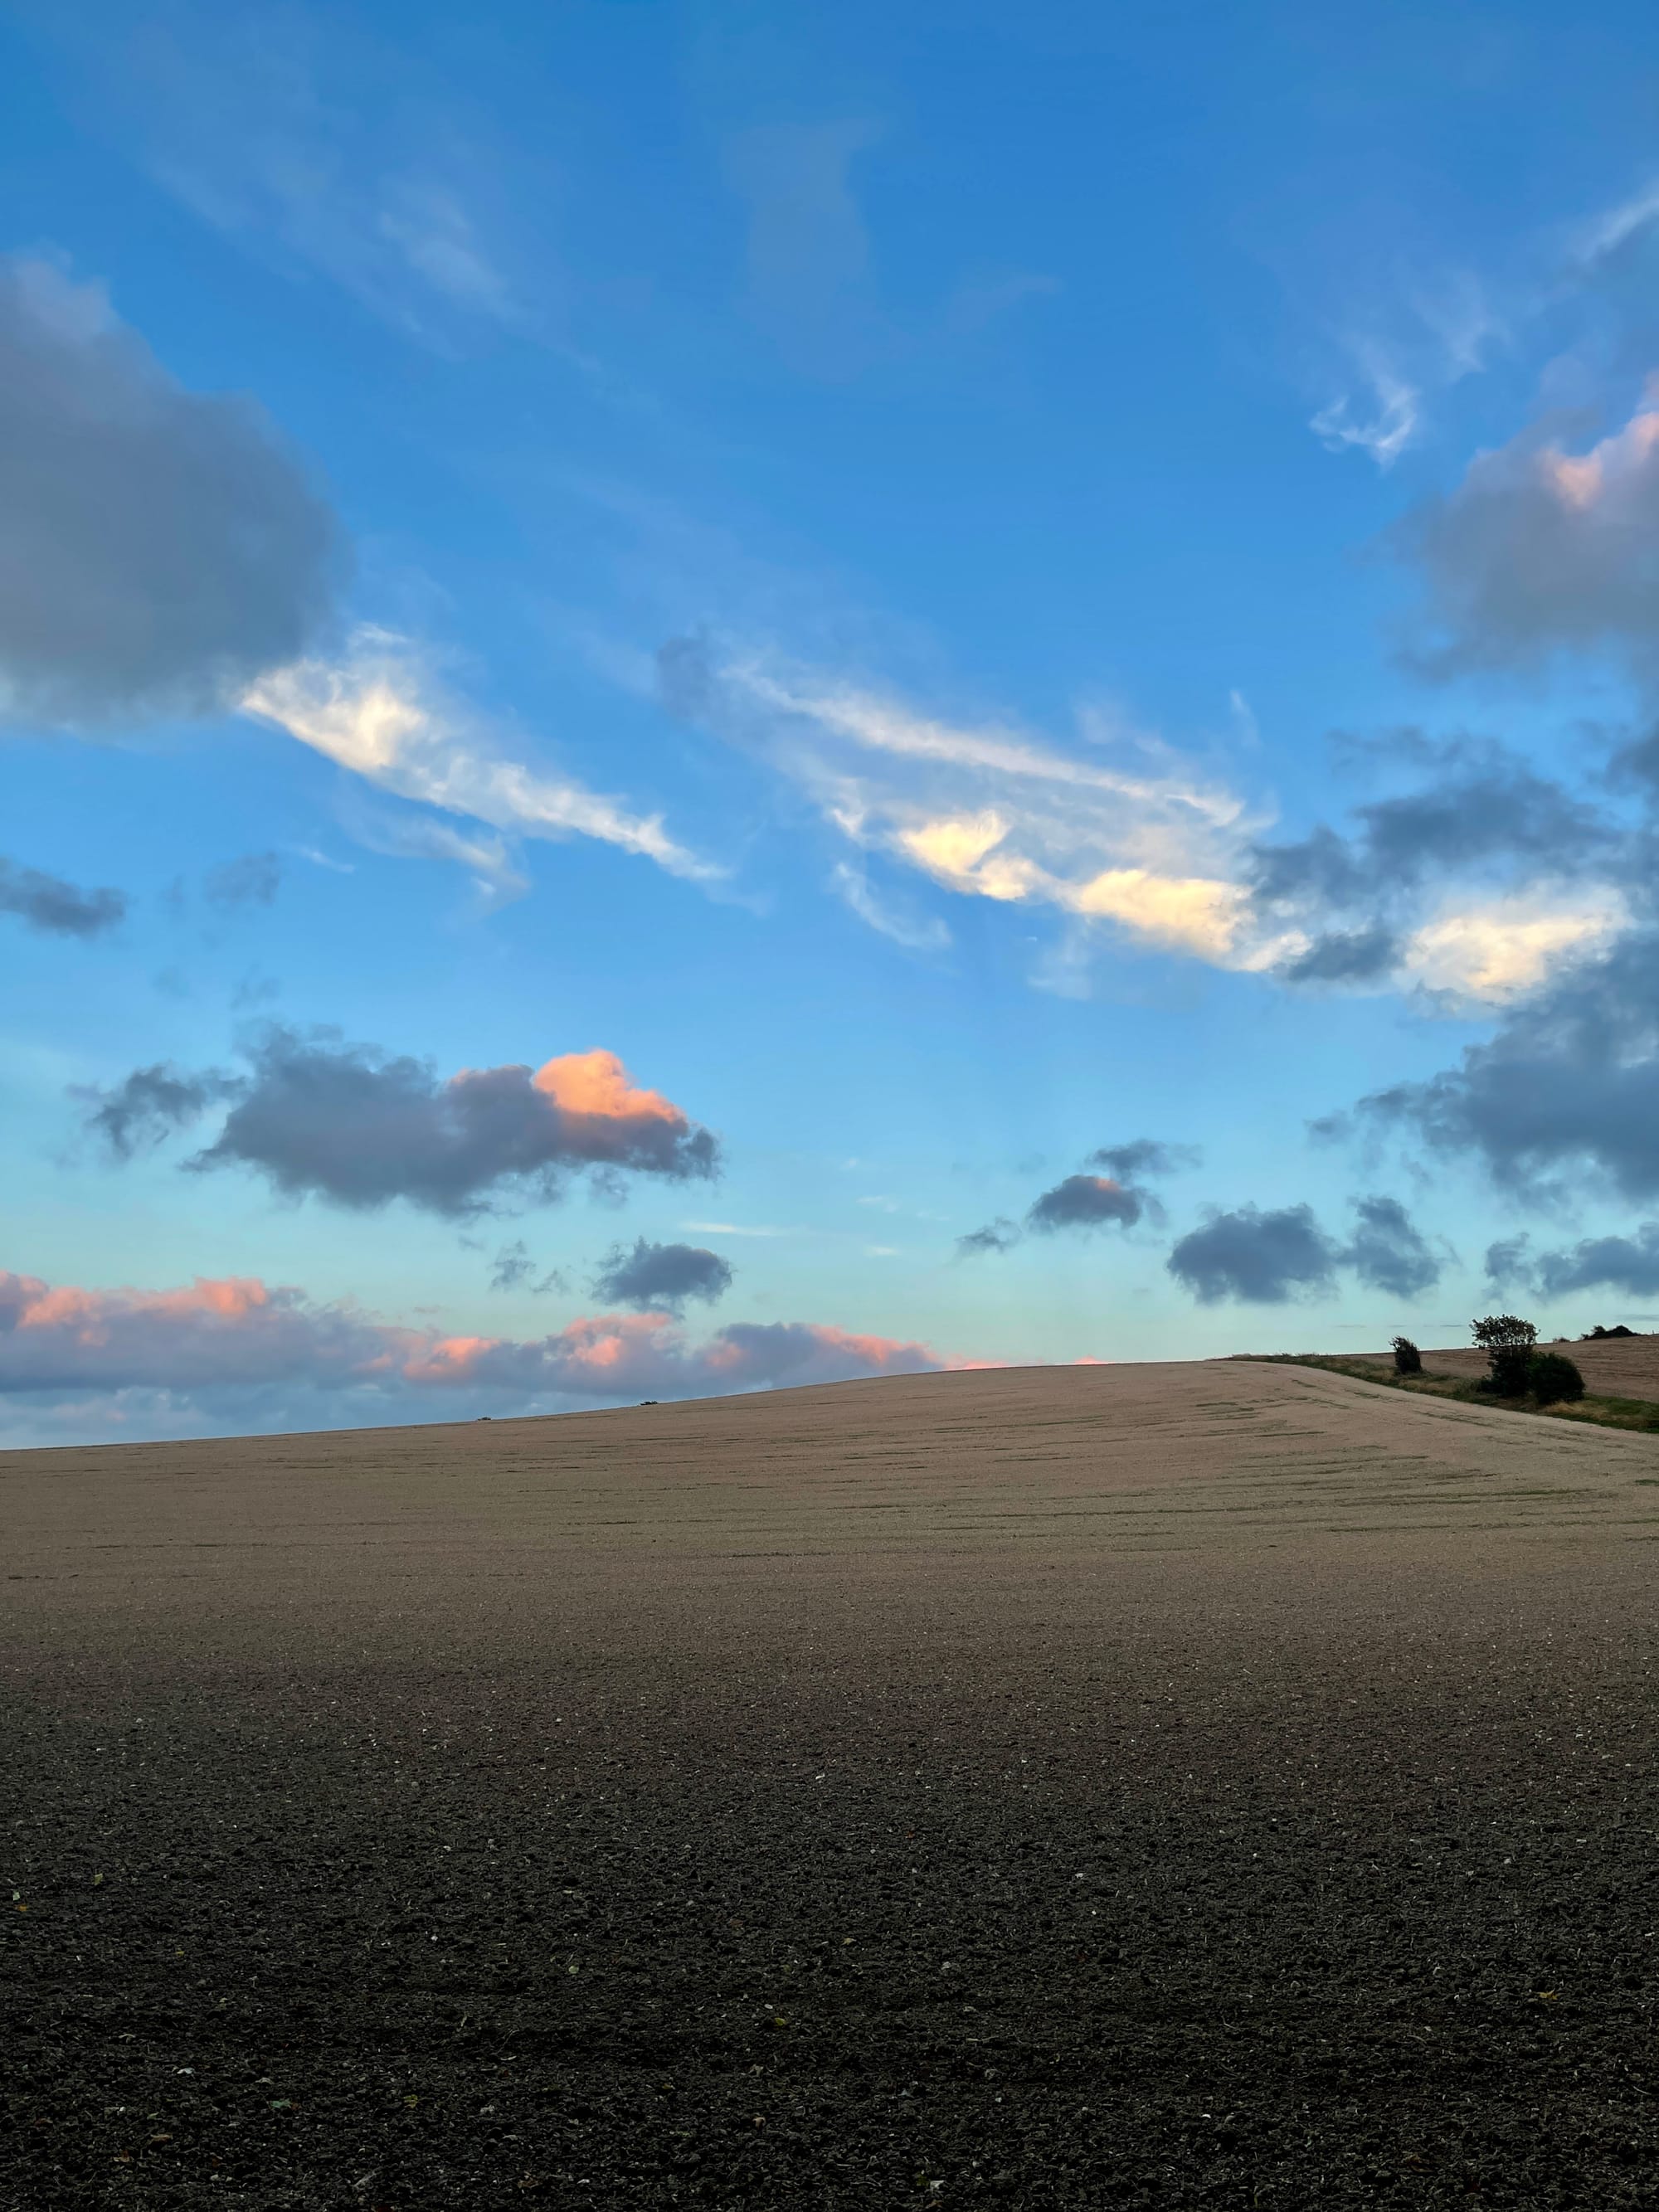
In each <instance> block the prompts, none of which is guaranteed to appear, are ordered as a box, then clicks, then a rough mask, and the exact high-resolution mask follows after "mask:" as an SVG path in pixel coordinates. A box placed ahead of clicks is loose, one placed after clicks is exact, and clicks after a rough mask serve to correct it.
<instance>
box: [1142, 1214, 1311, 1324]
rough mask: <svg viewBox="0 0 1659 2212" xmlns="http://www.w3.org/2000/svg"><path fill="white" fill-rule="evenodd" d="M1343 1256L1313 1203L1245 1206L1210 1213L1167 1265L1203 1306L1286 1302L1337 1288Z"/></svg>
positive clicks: (1178, 1245)
mask: <svg viewBox="0 0 1659 2212" xmlns="http://www.w3.org/2000/svg"><path fill="white" fill-rule="evenodd" d="M1341 1256H1342V1255H1341V1253H1340V1249H1338V1247H1337V1246H1336V1245H1334V1244H1333V1243H1332V1242H1331V1240H1330V1238H1329V1237H1327V1236H1326V1235H1325V1233H1324V1231H1322V1229H1321V1228H1320V1226H1319V1224H1318V1222H1317V1221H1316V1219H1315V1218H1314V1213H1313V1209H1312V1207H1311V1206H1281V1207H1279V1208H1278V1209H1277V1210H1276V1211H1269V1212H1264V1211H1263V1210H1262V1209H1261V1207H1260V1206H1239V1207H1237V1209H1236V1210H1235V1211H1233V1212H1230V1213H1220V1212H1218V1213H1212V1214H1211V1216H1210V1218H1208V1220H1207V1221H1206V1222H1205V1224H1204V1225H1203V1226H1202V1227H1201V1228H1200V1229H1194V1230H1192V1231H1189V1232H1188V1235H1186V1236H1185V1237H1182V1238H1181V1239H1180V1240H1179V1241H1178V1242H1177V1243H1176V1245H1175V1247H1174V1249H1172V1251H1171V1252H1170V1256H1169V1259H1168V1261H1166V1262H1165V1264H1166V1266H1167V1267H1168V1268H1169V1271H1170V1273H1171V1274H1172V1275H1173V1276H1174V1277H1175V1279H1176V1281H1177V1282H1178V1283H1180V1284H1182V1285H1183V1287H1184V1288H1185V1289H1187V1290H1188V1291H1191V1292H1192V1294H1193V1296H1194V1297H1195V1298H1196V1299H1197V1300H1198V1302H1199V1304H1200V1305H1205V1306H1212V1305H1218V1304H1221V1302H1222V1301H1223V1300H1224V1299H1236V1300H1237V1301H1238V1302H1240V1303H1241V1304H1250V1305H1285V1304H1288V1303H1289V1302H1290V1301H1291V1299H1293V1298H1298V1297H1316V1296H1317V1295H1319V1294H1320V1293H1321V1292H1324V1291H1330V1290H1331V1289H1333V1288H1334V1284H1335V1274H1336V1267H1337V1262H1338V1261H1339V1260H1340V1258H1341Z"/></svg>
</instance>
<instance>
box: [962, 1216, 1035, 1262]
mask: <svg viewBox="0 0 1659 2212" xmlns="http://www.w3.org/2000/svg"><path fill="white" fill-rule="evenodd" d="M1019 1234H1020V1232H1019V1224H1018V1222H1016V1221H1010V1220H1009V1219H1008V1218H1007V1217H1006V1215H1003V1214H999V1215H998V1217H997V1218H996V1219H995V1220H994V1221H987V1223H986V1225H985V1226H984V1228H983V1229H972V1230H969V1232H968V1234H967V1236H965V1237H957V1258H958V1259H960V1260H971V1259H973V1258H974V1257H975V1255H977V1254H979V1253H981V1252H1012V1250H1013V1249H1014V1247H1015V1245H1016V1244H1018V1242H1019Z"/></svg>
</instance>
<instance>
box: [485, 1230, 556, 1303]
mask: <svg viewBox="0 0 1659 2212" xmlns="http://www.w3.org/2000/svg"><path fill="white" fill-rule="evenodd" d="M535 1273H536V1263H535V1261H533V1260H532V1258H531V1256H530V1247H529V1246H528V1245H527V1244H526V1243H525V1241H524V1239H523V1237H518V1238H515V1239H514V1241H513V1243H511V1244H503V1245H502V1247H501V1250H500V1251H499V1252H498V1253H497V1254H496V1255H495V1262H494V1264H493V1265H492V1267H490V1270H489V1287H490V1289H491V1290H492V1291H529V1292H530V1294H531V1296H532V1297H545V1296H546V1294H547V1292H548V1291H565V1290H568V1288H569V1285H568V1283H567V1282H566V1281H565V1279H564V1277H563V1276H562V1274H561V1273H559V1271H558V1269H557V1268H556V1267H550V1268H549V1269H548V1270H547V1272H546V1273H545V1274H544V1276H543V1277H542V1279H541V1280H540V1282H533V1281H532V1276H533V1275H534V1274H535Z"/></svg>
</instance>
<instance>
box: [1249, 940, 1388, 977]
mask: <svg viewBox="0 0 1659 2212" xmlns="http://www.w3.org/2000/svg"><path fill="white" fill-rule="evenodd" d="M1400 955H1401V946H1400V940H1399V939H1398V938H1397V937H1396V936H1395V933H1394V932H1393V931H1392V930H1391V929H1383V928H1382V927H1376V928H1371V929H1337V930H1328V931H1327V932H1326V933H1325V934H1324V935H1323V936H1322V937H1316V939H1314V941H1313V943H1312V944H1311V945H1310V946H1309V947H1308V949H1307V951H1305V952H1304V953H1302V954H1300V955H1299V956H1298V957H1297V958H1296V959H1294V960H1287V961H1286V962H1285V964H1284V965H1283V967H1281V968H1280V969H1279V974H1280V975H1282V976H1283V977H1284V978H1285V981H1286V982H1289V983H1375V982H1376V981H1380V980H1381V978H1382V977H1383V976H1384V975H1391V974H1392V973H1393V972H1394V970H1395V968H1397V967H1398V966H1399V964H1400Z"/></svg>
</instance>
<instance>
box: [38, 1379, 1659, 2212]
mask: <svg viewBox="0 0 1659 2212" xmlns="http://www.w3.org/2000/svg"><path fill="white" fill-rule="evenodd" d="M1592 1349H1595V1350H1597V1351H1599V1350H1600V1347H1594V1348H1592V1347H1588V1346H1586V1347H1574V1356H1575V1357H1577V1356H1578V1353H1579V1352H1580V1350H1583V1352H1587V1353H1588V1352H1590V1351H1591V1350H1592ZM1614 1349H1615V1350H1616V1351H1617V1352H1619V1353H1620V1354H1621V1355H1623V1354H1624V1353H1625V1352H1626V1347H1625V1346H1623V1345H1620V1346H1617V1347H1615V1348H1614ZM1583 1364H1585V1367H1586V1373H1587V1375H1588V1373H1589V1362H1588V1360H1586V1361H1585V1362H1584V1363H1583ZM1597 1387H1602V1386H1600V1385H1598V1384H1597V1383H1592V1388H1597ZM1624 1394H1625V1395H1635V1393H1634V1391H1633V1390H1632V1389H1629V1388H1628V1387H1627V1386H1625V1393H1624ZM0 1481H3V1484H4V1489H5V1495H4V1498H3V1511H4V1516H5V1525H6V1528H7V1531H8V1544H7V1553H8V1556H7V1559H6V1562H5V1569H4V1571H5V1572H6V1574H7V1576H8V1579H7V1581H6V1582H5V1583H4V1591H5V1595H6V1599H7V1606H6V1616H5V1621H4V1626H3V1641H0V1659H3V1667H4V1671H3V1697H4V1701H5V1711H4V1715H3V1719H4V1729H5V1733H4V1737H3V1741H4V1744H5V1747H6V1755H5V1762H4V1772H5V1777H6V1780H5V1794H6V1797H7V1800H8V1802H7V1807H6V1828H5V1833H6V1839H7V1841H6V1849H7V1852H8V1861H7V1864H6V1866H5V1868H4V1869H0V1871H3V1874H4V1875H5V1885H4V1888H5V1897H4V1900H3V1901H4V1904H5V1929H4V1935H5V1950H4V1955H3V1959H0V2005H3V2007H4V2008H5V2018H4V2021H3V2023H0V2024H3V2028H4V2032H5V2038H6V2040H5V2044H4V2048H5V2050H6V2051H7V2054H8V2056H7V2063H6V2067H5V2069H4V2071H3V2079H0V2090H3V2129H4V2132H3V2136H0V2208H3V2212H35V2208H37V2207H40V2208H47V2207H53V2208H55V2207H60V2206H61V2207H76V2208H82V2207H101V2206H105V2205H111V2206H131V2207H134V2208H141V2207H142V2208H149V2207H162V2206H167V2207H173V2206H179V2207H184V2206H190V2207H195V2206H210V2205H212V2206H222V2207H235V2208H246V2212H252V2208H258V2209H259V2212H264V2208H267V2207H270V2208H276V2207H295V2208H301V2207H303V2208H307V2212H312V2208H325V2212H328V2209H329V2208H334V2207H340V2208H348V2207H365V2208H368V2207H375V2206H380V2207H392V2208H395V2209H396V2212H439V2208H451V2207H453V2208H461V2207H465V2208H469V2212H471V2208H479V2207H483V2208H494V2207H497V2206H507V2205H513V2206H517V2205H520V2204H524V2205H530V2206H537V2207H542V2206H566V2205H571V2206H574V2205H605V2206H617V2207H621V2206H629V2207H634V2206H642V2207H656V2206H664V2205H675V2204H679V2205H686V2206H727V2207H733V2208H736V2207H748V2206H764V2207H787V2206H801V2207H805V2206H811V2207H836V2208H839V2207H848V2208H852V2207H857V2208H860V2212H864V2208H868V2207H873V2206H881V2207H885V2206H890V2205H908V2204H918V2205H923V2204H933V2203H938V2204H942V2205H951V2204H962V2203H969V2202H973V2203H979V2202H983V2203H1007V2204H1011V2205H1017V2206H1019V2207H1022V2208H1024V2207H1028V2206H1030V2207H1043V2206H1077V2207H1085V2206H1086V2207H1095V2206H1101V2205H1111V2206H1115V2205H1123V2206H1144V2207H1153V2206H1156V2207H1160V2208H1161V2207H1165V2206H1184V2205H1215V2206H1228V2207H1233V2206H1253V2205H1263V2206H1271V2207H1280V2208H1285V2212H1303V2208H1305V2207H1308V2206H1310V2205H1314V2204H1317V2205H1320V2206H1322V2207H1324V2206H1328V2205H1367V2206H1370V2205H1375V2204H1387V2205H1401V2206H1418V2205H1449V2204H1457V2205H1460V2206H1462V2205H1468V2204H1469V2203H1480V2204H1488V2205H1510V2206H1514V2207H1517V2208H1519V2207H1527V2208H1531V2207H1535V2206H1552V2205H1583V2206H1597V2207H1601V2206H1632V2207H1634V2206H1638V2205H1640V2206H1646V2205H1648V2204H1650V2203H1653V2202H1654V2200H1655V2194H1656V2184H1659V2114H1656V2103H1655V2099H1656V2081H1659V2075H1656V2073H1655V2069H1654V2067H1653V2063H1652V2050H1653V2045H1652V2040H1651V2036H1652V2023H1653V2014H1654V1997H1655V1990H1656V1978H1655V1947H1656V1944H1659V1873H1656V1859H1655V1852H1656V1845H1655V1835H1656V1832H1659V1787H1656V1771H1655V1759H1654V1751H1653V1735H1654V1719H1655V1714H1654V1699H1653V1691H1652V1680H1651V1668H1652V1661H1653V1653H1654V1629H1653V1623H1654V1603H1653V1595H1652V1584H1653V1576H1654V1569H1655V1565H1656V1559H1659V1553H1656V1549H1655V1542H1656V1538H1659V1439H1655V1438H1653V1437H1646V1436H1640V1435H1633V1434H1626V1433H1622V1432H1619V1431H1611V1430H1606V1429H1597V1428H1593V1427H1587V1426H1577V1425H1569V1424H1567V1423H1563V1422H1556V1421H1542V1420H1538V1419H1531V1418H1528V1417H1527V1416H1524V1415H1521V1414H1516V1413H1507V1412H1504V1411H1502V1410H1499V1409H1496V1408H1493V1409H1490V1410H1488V1409H1486V1408H1481V1407H1463V1406H1461V1405H1456V1404H1453V1403H1450V1402H1448V1401H1444V1400H1437V1399H1434V1398H1430V1397H1423V1398H1415V1397H1411V1396H1408V1395H1404V1394H1401V1393H1397V1392H1388V1393H1383V1392H1378V1391H1374V1390H1371V1389H1367V1388H1365V1387H1364V1385H1363V1384H1358V1383H1351V1382H1349V1381H1348V1380H1346V1378H1344V1377H1342V1376H1335V1375H1332V1374H1329V1373H1326V1372H1323V1371H1321V1370H1310V1369H1298V1368H1291V1367H1280V1366H1271V1365H1255V1364H1246V1363H1212V1364H1199V1365H1186V1366H1181V1365H1170V1366H1158V1367H1151V1366H1143V1367H1115V1368H1094V1369H1053V1370H1049V1369H1027V1370H1001V1371H993V1372H987V1373H980V1374H968V1375H950V1376H918V1377H912V1378H904V1379H898V1380H893V1381H887V1382H880V1383H849V1384H843V1385H839V1386H836V1387H833V1388H828V1389H810V1390H799V1391H790V1392H783V1393H779V1394H776V1395H769V1396H763V1397H755V1398H744V1399H732V1400H722V1401H707V1402H704V1403H702V1404H695V1405H674V1406H661V1407H640V1408H637V1409H629V1410H627V1411H620V1412H614V1413H603V1414H592V1415H578V1416H568V1417H564V1418H562V1419H555V1420H544V1421H524V1422H498V1423H490V1424H478V1425H471V1426H466V1427H449V1428H441V1427H440V1428H426V1429H416V1430H404V1431H384V1430H383V1431H364V1432H358V1433H352V1434H343V1435H325V1436H313V1437H279V1438H267V1439H257V1440H245V1441H239V1442H235V1443H187V1444H177V1445H168V1446H127V1447H113V1448H103V1449H96V1450H84V1451H82V1450H69V1451H58V1452H34V1453H15V1454H10V1455H3V1457H0ZM11 1893H15V1895H12V1894H11Z"/></svg>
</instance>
